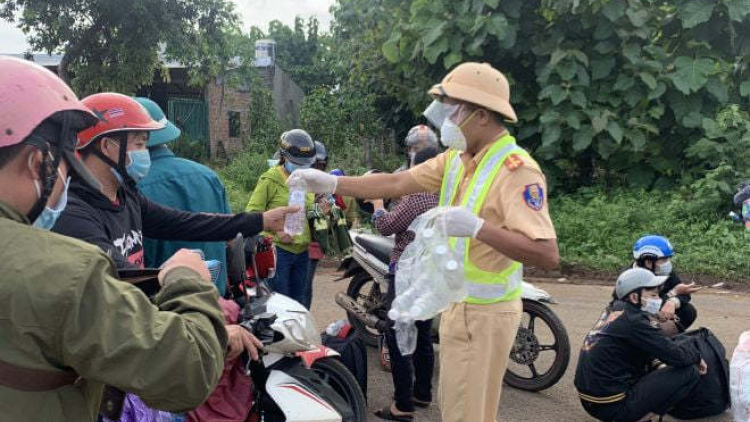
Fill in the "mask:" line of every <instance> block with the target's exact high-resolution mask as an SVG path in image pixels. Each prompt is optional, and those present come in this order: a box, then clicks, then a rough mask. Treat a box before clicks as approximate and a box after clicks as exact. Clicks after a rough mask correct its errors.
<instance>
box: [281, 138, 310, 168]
mask: <svg viewBox="0 0 750 422" xmlns="http://www.w3.org/2000/svg"><path fill="white" fill-rule="evenodd" d="M279 152H280V153H281V157H282V158H283V159H284V161H289V162H290V163H292V164H294V165H297V166H300V167H310V166H312V165H313V163H315V143H314V142H313V140H312V138H311V137H310V135H309V134H308V133H307V132H305V131H304V130H302V129H292V130H289V131H286V132H284V133H282V134H281V148H280V149H279Z"/></svg>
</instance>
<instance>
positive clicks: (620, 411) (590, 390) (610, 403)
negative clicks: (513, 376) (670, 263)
mask: <svg viewBox="0 0 750 422" xmlns="http://www.w3.org/2000/svg"><path fill="white" fill-rule="evenodd" d="M666 280H667V277H666V276H657V275H654V273H652V272H651V271H648V270H646V269H644V268H632V269H629V270H626V271H625V272H623V273H622V274H620V276H619V277H618V278H617V284H616V286H615V299H616V300H614V301H613V302H612V303H610V305H609V306H608V307H607V309H606V310H605V311H604V313H602V316H601V317H600V319H599V320H598V321H597V323H596V325H594V327H593V328H592V329H591V331H590V332H589V334H588V335H587V336H586V338H585V340H584V342H583V347H582V348H581V354H580V356H579V359H578V367H577V368H576V374H575V380H574V384H575V387H576V390H577V391H578V395H579V397H580V399H581V404H582V405H583V408H584V409H585V410H586V412H587V413H589V414H590V415H591V416H593V417H595V418H597V419H599V420H602V421H617V422H636V421H646V420H648V419H649V418H650V417H653V416H654V415H664V414H666V413H667V412H668V411H669V410H670V409H671V408H672V407H674V406H675V405H676V404H678V403H679V402H680V401H682V400H683V399H685V398H686V397H687V396H688V395H689V394H690V393H691V392H692V390H693V389H694V388H695V386H696V385H697V384H698V381H699V380H700V377H701V376H702V375H705V374H706V373H707V371H708V367H707V365H706V362H705V361H704V360H703V359H702V358H701V355H700V351H699V349H698V348H697V347H696V346H695V344H694V343H693V342H689V341H686V342H675V341H673V340H672V339H670V338H669V337H667V336H666V335H665V334H664V333H663V332H662V331H661V330H660V329H659V327H658V324H656V323H655V322H657V321H656V320H655V319H653V318H652V316H654V315H656V314H657V313H658V312H659V308H660V306H661V298H660V297H659V288H660V287H661V286H662V285H663V284H664V282H665V281H666ZM655 359H658V360H659V361H660V362H661V363H662V364H664V365H666V366H664V367H659V369H655V370H651V371H650V370H648V369H647V368H649V367H650V366H651V364H652V362H654V360H655Z"/></svg>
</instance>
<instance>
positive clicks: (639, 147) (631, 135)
mask: <svg viewBox="0 0 750 422" xmlns="http://www.w3.org/2000/svg"><path fill="white" fill-rule="evenodd" d="M628 140H630V144H631V145H633V151H635V152H640V151H643V150H644V148H646V143H647V142H648V139H647V138H646V135H645V134H644V133H643V132H641V131H640V130H637V129H636V130H631V131H630V132H628Z"/></svg>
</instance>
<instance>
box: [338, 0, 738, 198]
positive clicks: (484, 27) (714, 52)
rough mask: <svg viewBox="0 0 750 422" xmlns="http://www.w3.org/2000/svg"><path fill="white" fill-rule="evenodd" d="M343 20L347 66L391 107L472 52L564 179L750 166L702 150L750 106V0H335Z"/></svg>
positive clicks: (528, 142)
mask: <svg viewBox="0 0 750 422" xmlns="http://www.w3.org/2000/svg"><path fill="white" fill-rule="evenodd" d="M334 16H335V18H336V22H335V25H334V35H335V36H336V37H339V38H340V40H339V41H338V42H337V44H338V45H342V44H344V41H347V42H348V44H347V45H345V46H344V47H342V48H343V50H344V51H345V52H346V55H347V56H348V57H349V58H350V61H351V62H352V63H350V64H348V71H347V70H345V69H342V70H344V72H348V73H347V74H348V80H349V81H351V82H352V83H354V84H357V85H358V86H362V87H364V88H366V89H367V92H368V93H372V94H373V95H375V96H376V98H378V100H376V101H375V103H376V104H377V105H378V107H383V106H385V108H386V109H381V110H382V112H383V113H388V112H389V110H394V109H395V110H399V111H400V109H398V108H395V107H393V103H389V101H396V102H397V103H400V104H403V105H405V108H406V110H407V111H408V112H409V113H411V117H412V118H414V117H416V116H417V115H418V114H419V113H420V112H421V111H422V110H423V109H424V107H425V106H426V104H427V103H428V102H429V98H428V97H427V96H426V95H425V91H426V90H427V89H428V88H429V86H430V85H431V84H433V83H435V82H437V81H439V80H440V78H441V77H442V76H443V75H445V73H447V71H448V70H449V69H451V68H452V67H454V66H455V65H456V64H458V63H460V62H463V61H482V62H489V63H491V64H492V65H494V66H495V67H497V68H499V69H501V70H502V71H503V72H505V73H506V74H508V75H509V77H510V79H511V83H512V91H513V98H512V101H513V103H514V104H515V105H516V108H517V110H518V112H519V117H520V123H519V128H518V129H517V130H516V131H515V132H516V134H517V137H518V138H519V140H520V142H521V143H522V145H523V146H525V147H527V148H529V149H531V150H532V151H533V152H534V154H535V156H536V157H537V158H539V159H540V161H541V162H542V164H543V165H544V167H545V170H546V172H547V173H548V176H549V178H550V182H552V184H554V185H557V186H558V187H565V188H569V189H575V188H577V187H578V186H580V185H581V184H598V183H605V184H626V185H632V186H642V187H654V186H669V185H672V184H676V183H679V184H684V185H689V184H690V183H692V182H693V181H695V180H698V179H700V178H701V177H703V176H704V175H706V174H707V173H708V172H709V171H712V170H713V169H715V168H716V166H717V164H716V163H717V159H718V158H721V159H720V160H718V161H720V162H724V163H726V164H727V165H728V166H730V167H731V168H732V172H729V173H726V174H727V177H730V176H729V174H730V173H733V174H735V177H736V175H737V174H738V172H740V171H746V170H744V169H745V168H746V166H742V165H740V163H743V162H744V163H746V162H747V160H748V158H750V157H749V156H750V154H749V153H748V150H747V149H745V150H739V151H737V150H735V149H732V151H733V153H736V154H735V155H732V154H730V153H729V152H728V151H729V148H725V151H727V153H726V154H723V155H721V157H716V156H713V157H712V158H711V159H710V160H709V159H708V156H707V154H706V153H703V154H700V153H698V152H697V151H696V148H698V149H700V148H699V147H700V145H704V146H705V145H709V144H708V143H707V142H706V141H705V139H708V140H710V141H711V142H713V143H714V144H716V145H729V144H731V143H732V142H734V141H733V140H730V138H731V139H734V138H732V137H730V138H727V137H724V136H718V137H717V135H716V133H715V132H711V131H712V130H713V129H714V128H716V127H720V125H719V123H718V121H717V116H718V115H719V114H720V112H721V111H722V110H725V109H727V108H730V109H731V108H732V107H733V106H732V105H734V107H735V108H736V110H738V111H739V110H746V109H747V107H748V97H750V82H748V72H749V71H748V58H749V57H750V0H683V1H678V2H674V1H671V0H583V1H582V0H555V1H552V0H502V1H500V0H468V1H464V2H454V1H448V0H409V1H397V0H380V1H377V2H372V1H368V0H338V1H337V4H336V8H335V12H334ZM342 65H343V66H342V67H345V66H347V65H346V63H343V64H342ZM380 100H385V101H382V102H381V101H380ZM733 115H735V116H738V117H737V118H738V119H740V122H741V123H738V126H743V125H744V124H746V123H745V122H746V121H747V120H746V119H747V116H746V115H743V114H742V113H739V112H738V113H734V114H733ZM390 116H391V117H394V118H402V119H403V115H399V114H397V113H393V112H391V114H390ZM394 120H395V119H394ZM389 123H390V122H389ZM396 123H398V121H396ZM738 133H744V135H742V136H748V135H747V132H742V131H738ZM738 136H739V135H738ZM740 139H745V138H740ZM714 144H711V145H714ZM696 145H698V146H697V147H696Z"/></svg>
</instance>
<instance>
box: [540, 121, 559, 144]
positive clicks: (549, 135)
mask: <svg viewBox="0 0 750 422" xmlns="http://www.w3.org/2000/svg"><path fill="white" fill-rule="evenodd" d="M561 132H562V129H561V128H560V125H547V126H544V129H543V132H542V146H544V147H548V146H551V145H554V144H555V143H556V142H557V141H558V140H559V139H560V133H561Z"/></svg>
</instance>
